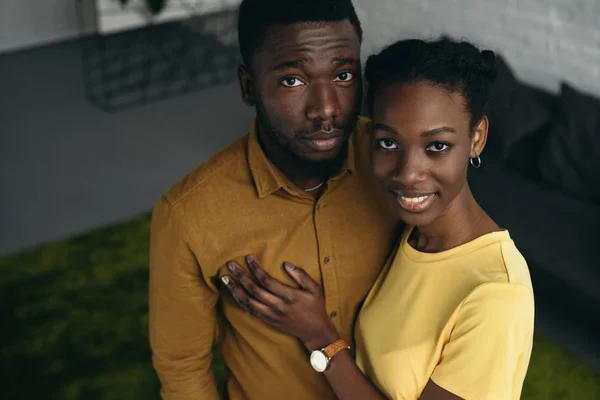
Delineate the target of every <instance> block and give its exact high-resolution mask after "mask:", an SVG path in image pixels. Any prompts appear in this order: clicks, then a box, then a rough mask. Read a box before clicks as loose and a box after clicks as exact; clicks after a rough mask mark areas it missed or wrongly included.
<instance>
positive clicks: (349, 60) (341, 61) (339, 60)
mask: <svg viewBox="0 0 600 400" xmlns="http://www.w3.org/2000/svg"><path fill="white" fill-rule="evenodd" d="M333 62H334V63H336V64H337V65H338V66H340V67H341V66H342V65H348V64H358V59H356V58H354V57H336V58H334V59H333Z"/></svg>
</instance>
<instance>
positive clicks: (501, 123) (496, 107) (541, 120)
mask: <svg viewBox="0 0 600 400" xmlns="http://www.w3.org/2000/svg"><path fill="white" fill-rule="evenodd" d="M496 67H497V70H498V75H497V78H496V81H495V82H494V84H493V85H492V86H491V88H490V93H489V101H488V105H487V107H486V113H487V115H488V118H489V121H490V127H489V134H488V143H487V145H486V149H485V150H484V153H483V154H484V155H485V156H486V157H487V158H491V159H492V160H494V161H499V162H502V163H504V162H506V160H507V159H508V158H509V156H510V154H511V152H512V151H513V150H514V148H515V146H516V145H518V144H519V143H520V142H522V141H524V140H526V139H527V138H529V137H531V136H533V135H535V134H536V133H538V132H539V131H540V129H542V127H544V125H545V124H546V123H547V121H548V120H549V112H548V109H547V106H546V105H544V104H543V103H542V102H540V101H539V100H538V99H537V98H536V96H534V95H533V93H532V92H531V90H530V89H529V88H527V87H526V86H524V85H522V84H521V83H520V82H519V81H518V80H517V78H516V77H515V75H514V73H513V72H512V70H511V68H510V67H509V65H508V64H507V63H506V61H505V60H504V59H503V58H502V57H501V56H498V57H497V63H496Z"/></svg>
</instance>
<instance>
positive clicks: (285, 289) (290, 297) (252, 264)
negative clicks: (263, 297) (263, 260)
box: [246, 255, 298, 303]
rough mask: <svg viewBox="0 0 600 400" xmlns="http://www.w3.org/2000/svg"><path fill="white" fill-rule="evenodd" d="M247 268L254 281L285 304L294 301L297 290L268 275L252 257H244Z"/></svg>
mask: <svg viewBox="0 0 600 400" xmlns="http://www.w3.org/2000/svg"><path fill="white" fill-rule="evenodd" d="M246 263H247V264H248V268H250V271H252V273H253V274H254V277H255V278H256V280H257V281H258V282H259V283H260V284H261V285H262V286H263V287H264V288H265V289H267V290H268V291H269V292H271V293H273V294H275V295H276V296H278V297H280V298H282V299H283V300H285V301H286V302H287V303H291V302H293V301H294V298H295V297H296V292H297V291H298V289H294V288H292V287H290V286H288V285H286V284H284V283H281V282H279V281H278V280H277V279H275V278H273V277H272V276H271V275H269V274H268V273H267V272H266V271H265V270H264V269H263V268H262V267H261V266H260V265H259V264H258V262H257V261H256V260H255V259H254V257H252V256H250V255H249V256H246Z"/></svg>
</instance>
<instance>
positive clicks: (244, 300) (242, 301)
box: [221, 275, 281, 324]
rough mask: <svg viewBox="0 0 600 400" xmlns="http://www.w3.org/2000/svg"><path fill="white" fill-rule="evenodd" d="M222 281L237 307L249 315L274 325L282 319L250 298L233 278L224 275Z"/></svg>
mask: <svg viewBox="0 0 600 400" xmlns="http://www.w3.org/2000/svg"><path fill="white" fill-rule="evenodd" d="M221 281H222V282H223V284H224V285H225V286H226V287H227V288H228V289H229V291H230V293H231V296H232V297H233V299H234V301H235V302H236V303H237V305H238V306H240V308H242V309H243V310H244V311H246V312H247V313H249V314H252V315H254V316H256V317H258V318H260V319H262V320H263V321H265V322H267V323H269V324H274V323H276V322H277V321H279V319H280V318H281V316H280V315H279V314H278V313H277V312H276V311H274V310H272V309H271V308H270V307H268V306H267V305H265V304H262V303H260V302H259V301H257V300H255V299H253V298H251V297H250V296H248V293H246V291H245V290H244V289H243V288H242V287H241V286H239V285H238V284H237V283H236V282H235V280H234V279H233V278H232V277H230V276H228V275H223V276H222V277H221Z"/></svg>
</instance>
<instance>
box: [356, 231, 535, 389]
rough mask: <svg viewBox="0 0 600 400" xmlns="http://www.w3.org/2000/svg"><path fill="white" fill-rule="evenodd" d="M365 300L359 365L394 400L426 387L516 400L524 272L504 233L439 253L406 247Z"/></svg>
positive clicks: (526, 315)
mask: <svg viewBox="0 0 600 400" xmlns="http://www.w3.org/2000/svg"><path fill="white" fill-rule="evenodd" d="M411 231H412V228H411V227H409V228H407V229H406V230H405V232H404V234H403V237H402V241H401V243H400V246H399V249H398V252H397V254H396V257H395V259H394V261H393V262H391V263H390V265H389V266H388V267H387V268H386V269H384V270H383V271H382V273H381V275H380V277H379V278H378V280H377V281H376V283H375V285H374V286H373V288H372V290H371V292H370V293H369V295H368V297H367V299H366V300H365V303H364V306H363V308H362V310H361V312H360V315H359V318H358V322H357V326H356V332H355V335H356V339H355V340H356V350H357V363H358V365H359V367H360V368H361V369H362V371H363V372H364V373H365V374H366V375H367V376H368V377H369V378H370V379H371V381H373V383H375V384H376V385H377V386H378V387H379V388H380V390H382V391H383V393H385V394H386V395H387V396H388V397H390V398H392V399H413V400H414V399H418V398H419V397H420V395H421V393H422V391H423V389H424V388H425V385H426V384H427V382H428V381H429V379H432V380H433V382H435V383H436V384H437V385H438V386H441V387H442V388H444V389H446V390H448V391H450V392H452V393H454V394H455V395H457V396H460V397H462V398H464V399H467V400H468V399H477V400H482V399H503V400H505V399H518V398H519V397H520V395H521V389H522V386H523V380H524V378H525V374H526V372H527V366H528V364H529V358H530V355H531V350H532V343H533V320H534V300H533V290H532V286H531V279H530V276H529V270H528V267H527V263H526V262H525V259H524V258H523V256H522V255H521V253H519V251H518V250H517V248H516V246H515V244H514V242H513V241H512V240H511V238H510V235H509V233H508V231H501V232H493V233H489V234H487V235H484V236H481V237H479V238H477V239H475V240H473V241H471V242H469V243H466V244H464V245H461V246H458V247H456V248H453V249H450V250H447V251H443V252H440V253H422V252H419V251H417V250H415V249H414V248H413V247H411V246H410V244H408V241H407V239H408V237H409V236H410V232H411Z"/></svg>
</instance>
